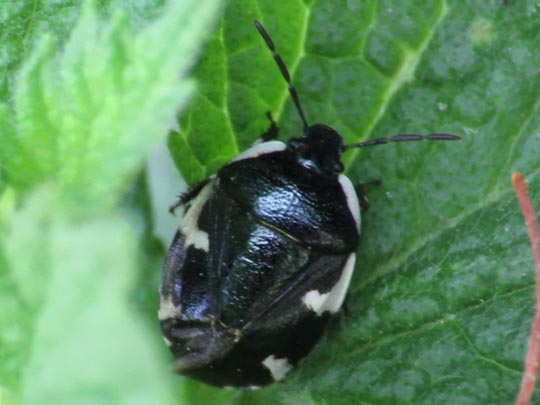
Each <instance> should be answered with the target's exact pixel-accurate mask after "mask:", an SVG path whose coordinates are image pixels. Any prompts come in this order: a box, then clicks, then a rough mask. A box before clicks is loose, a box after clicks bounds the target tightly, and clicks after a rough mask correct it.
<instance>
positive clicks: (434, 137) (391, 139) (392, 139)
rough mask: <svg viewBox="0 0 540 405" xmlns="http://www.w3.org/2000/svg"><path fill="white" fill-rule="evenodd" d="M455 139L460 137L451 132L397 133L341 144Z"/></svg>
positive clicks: (355, 145) (365, 144) (376, 143)
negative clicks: (426, 133) (427, 133)
mask: <svg viewBox="0 0 540 405" xmlns="http://www.w3.org/2000/svg"><path fill="white" fill-rule="evenodd" d="M424 139H425V140H428V141H457V140H459V139H461V137H460V136H458V135H452V134H429V135H418V134H399V135H394V136H391V137H389V138H386V137H383V138H376V139H368V140H367V141H364V142H358V143H352V144H350V145H343V146H342V150H347V149H351V148H363V147H366V146H375V145H384V144H385V143H389V142H415V141H423V140H424Z"/></svg>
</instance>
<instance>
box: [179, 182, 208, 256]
mask: <svg viewBox="0 0 540 405" xmlns="http://www.w3.org/2000/svg"><path fill="white" fill-rule="evenodd" d="M213 186H214V182H213V181H211V182H210V183H208V184H207V185H206V186H205V187H204V188H203V189H202V190H201V192H200V194H199V195H198V196H197V198H196V199H195V202H194V203H193V205H192V206H191V208H190V209H189V210H188V212H187V213H186V215H185V216H184V218H183V219H182V224H181V225H180V230H181V231H182V233H183V234H184V236H185V237H186V240H185V242H184V243H185V245H186V246H195V247H196V248H197V249H202V250H204V251H205V252H208V244H209V242H208V233H207V232H204V231H202V230H200V229H199V227H198V225H197V221H198V220H199V216H200V215H201V211H202V209H203V208H204V205H205V204H206V202H207V201H208V197H210V192H211V191H212V187H213Z"/></svg>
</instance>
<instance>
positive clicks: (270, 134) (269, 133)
mask: <svg viewBox="0 0 540 405" xmlns="http://www.w3.org/2000/svg"><path fill="white" fill-rule="evenodd" d="M266 117H267V118H268V120H269V121H270V126H269V127H268V129H267V130H266V131H265V132H263V133H262V134H261V136H260V138H261V141H262V142H267V141H272V140H274V139H277V138H278V136H279V128H278V126H277V124H276V122H275V121H274V119H273V118H272V113H271V112H270V111H267V112H266Z"/></svg>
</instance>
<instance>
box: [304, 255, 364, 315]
mask: <svg viewBox="0 0 540 405" xmlns="http://www.w3.org/2000/svg"><path fill="white" fill-rule="evenodd" d="M355 262H356V254H355V253H351V254H350V256H349V258H348V259H347V262H346V263H345V266H344V267H343V270H342V271H341V277H340V278H339V280H338V281H337V283H336V284H335V285H334V287H332V289H331V290H330V291H328V292H327V293H324V294H321V293H320V292H319V291H318V290H311V291H308V292H307V293H306V294H305V295H304V296H303V297H302V302H303V303H304V305H305V306H306V307H308V308H309V309H311V310H312V311H313V312H316V313H317V315H319V316H321V315H322V314H323V312H325V311H328V312H330V313H331V314H335V313H336V312H337V311H339V309H340V308H341V305H342V304H343V300H344V299H345V294H347V289H348V288H349V283H350V282H351V277H352V274H353V271H354V263H355Z"/></svg>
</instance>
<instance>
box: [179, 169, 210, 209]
mask: <svg viewBox="0 0 540 405" xmlns="http://www.w3.org/2000/svg"><path fill="white" fill-rule="evenodd" d="M210 180H212V177H211V176H210V177H207V178H206V179H204V180H201V181H199V182H198V183H195V184H194V185H193V186H191V187H190V188H189V189H188V190H187V191H185V192H184V193H182V194H181V195H180V197H179V198H178V201H176V202H175V203H174V204H173V205H171V206H170V207H169V212H170V213H171V214H174V211H175V210H176V209H177V208H178V207H180V206H182V205H185V204H187V203H188V202H190V201H191V200H193V199H194V198H195V197H197V196H198V195H199V193H200V192H201V190H202V189H203V188H204V186H206V185H207V184H208V183H209V182H210Z"/></svg>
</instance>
